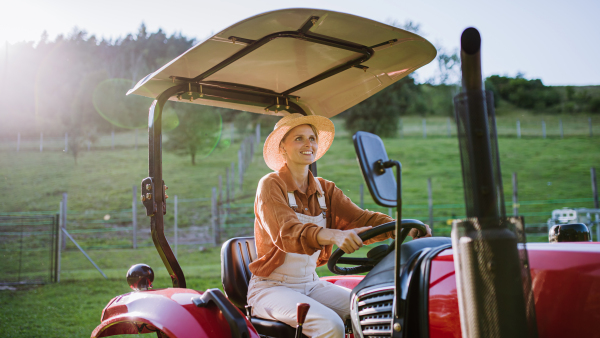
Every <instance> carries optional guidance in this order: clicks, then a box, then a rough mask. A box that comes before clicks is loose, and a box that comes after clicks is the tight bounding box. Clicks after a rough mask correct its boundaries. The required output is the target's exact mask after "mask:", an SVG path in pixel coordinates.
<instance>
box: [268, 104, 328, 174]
mask: <svg viewBox="0 0 600 338" xmlns="http://www.w3.org/2000/svg"><path fill="white" fill-rule="evenodd" d="M303 124H310V125H313V126H314V127H315V128H316V129H317V132H318V134H319V135H318V141H317V142H318V143H317V144H318V146H319V147H318V150H317V155H316V156H315V161H317V160H318V159H320V158H321V157H323V155H325V153H326V152H327V150H329V147H330V146H331V144H332V143H333V138H334V136H335V126H334V125H333V122H331V120H330V119H328V118H326V117H323V116H318V115H309V116H302V117H298V118H295V119H293V120H290V121H289V122H287V123H285V124H283V125H281V126H279V127H278V128H277V129H275V130H273V132H271V134H269V136H268V137H267V139H266V140H265V145H264V147H263V157H264V159H265V163H266V164H267V166H268V167H269V168H271V169H272V170H275V171H279V170H281V168H283V167H284V166H285V158H284V157H283V156H282V155H280V154H279V144H280V143H281V140H282V139H283V137H284V136H285V134H287V132H288V131H290V130H291V129H292V128H295V127H297V126H300V125H303Z"/></svg>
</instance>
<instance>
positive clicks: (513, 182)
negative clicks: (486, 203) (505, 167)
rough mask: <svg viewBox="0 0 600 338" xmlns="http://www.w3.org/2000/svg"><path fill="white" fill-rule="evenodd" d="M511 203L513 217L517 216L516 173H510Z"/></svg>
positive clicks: (517, 192) (517, 193)
mask: <svg viewBox="0 0 600 338" xmlns="http://www.w3.org/2000/svg"><path fill="white" fill-rule="evenodd" d="M512 188H513V195H512V203H513V216H515V217H517V216H519V191H518V185H517V172H513V173H512Z"/></svg>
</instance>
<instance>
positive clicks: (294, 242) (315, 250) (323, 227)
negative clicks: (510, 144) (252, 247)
mask: <svg viewBox="0 0 600 338" xmlns="http://www.w3.org/2000/svg"><path fill="white" fill-rule="evenodd" d="M334 133H335V129H334V126H333V123H332V122H331V121H330V120H329V119H328V118H325V117H322V116H316V115H311V116H303V115H301V114H291V115H288V116H285V117H284V118H282V119H281V120H280V121H279V122H278V123H277V124H276V125H275V129H274V130H273V132H272V133H271V134H270V135H269V136H268V137H267V139H266V141H265V146H264V149H263V156H264V159H265V162H266V163H267V166H268V167H269V168H271V169H272V170H274V171H275V172H273V173H270V174H268V175H266V176H264V177H263V178H262V179H261V180H260V182H259V184H258V189H257V192H256V200H255V203H254V212H255V215H256V221H255V224H254V234H255V240H256V248H257V254H258V259H257V260H255V261H254V262H252V263H251V264H250V271H251V272H252V273H253V276H252V279H251V280H250V285H249V288H248V304H249V305H251V306H252V309H253V311H252V312H253V315H254V316H257V317H260V318H265V319H270V320H277V321H281V322H284V323H286V324H288V325H290V326H295V325H296V304H297V303H309V304H310V306H311V307H310V311H309V312H308V315H307V317H306V321H305V322H304V325H303V333H304V334H305V335H307V336H309V337H343V335H344V320H345V319H346V317H348V316H349V315H350V312H349V311H350V290H349V289H347V288H343V287H340V286H336V285H333V284H331V283H329V282H325V281H321V280H319V277H318V276H317V274H316V273H315V268H316V267H317V266H320V265H323V264H325V263H326V262H327V260H328V259H329V257H330V256H331V248H332V246H333V244H335V245H337V246H338V247H340V248H341V249H342V250H343V251H344V252H346V253H352V252H354V251H356V250H358V249H359V248H360V247H361V246H362V245H363V244H369V243H372V242H377V241H381V240H384V239H387V238H389V237H391V236H392V235H393V234H392V233H391V232H390V233H387V234H383V235H380V236H378V237H375V238H373V239H371V240H369V241H368V242H367V243H363V242H362V240H361V239H360V237H359V236H358V234H360V233H361V232H363V231H366V230H368V229H370V228H371V227H373V226H377V225H380V224H383V223H387V222H391V221H393V219H392V218H390V217H388V216H387V215H384V214H381V213H378V212H372V211H366V210H362V209H360V208H359V207H357V206H356V205H355V204H354V203H352V201H350V199H349V198H348V197H346V196H345V195H344V193H343V192H342V191H341V190H340V189H339V188H337V187H336V186H335V184H334V183H333V182H330V181H327V180H325V179H323V178H315V177H314V176H313V175H312V173H311V172H310V171H309V170H308V166H309V165H310V164H311V163H313V162H315V161H316V160H318V159H319V158H321V157H322V156H323V154H325V152H326V151H327V149H329V147H330V146H331V143H332V142H333V137H334ZM410 235H411V236H413V237H414V238H417V237H418V232H417V231H416V230H415V229H413V231H411V233H410ZM430 236H431V234H430V233H428V234H425V237H430Z"/></svg>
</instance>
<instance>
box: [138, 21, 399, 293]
mask: <svg viewBox="0 0 600 338" xmlns="http://www.w3.org/2000/svg"><path fill="white" fill-rule="evenodd" d="M318 20H319V17H317V16H312V17H310V18H309V19H308V20H307V21H306V22H305V23H304V24H303V25H302V27H301V28H300V29H299V30H297V31H285V32H277V33H273V34H269V35H267V36H265V37H263V38H261V39H259V40H249V39H244V38H240V37H235V36H231V37H230V38H229V39H230V40H231V41H232V42H233V43H235V42H236V41H239V42H241V43H245V44H247V46H246V47H245V48H243V49H242V50H240V51H238V52H237V53H235V54H233V55H232V56H230V57H228V58H227V59H225V60H223V61H222V62H220V63H219V64H217V65H216V66H214V67H212V68H211V69H209V70H207V71H205V72H204V73H202V74H200V75H198V76H196V77H195V78H184V77H176V76H172V77H171V79H172V80H173V83H174V85H173V87H170V88H168V89H167V90H165V91H164V92H162V93H161V94H160V95H158V96H157V97H156V99H155V100H154V102H153V103H152V106H151V107H150V110H149V114H148V134H149V137H148V168H149V170H148V176H149V177H147V178H146V179H144V180H143V181H142V190H141V191H142V201H143V204H144V206H145V207H146V214H147V215H148V216H150V226H151V233H152V241H153V242H154V246H155V247H156V250H157V251H158V254H159V255H160V257H161V259H162V261H163V263H164V264H165V267H166V268H167V271H168V272H169V275H170V276H171V280H172V283H173V287H180V288H185V287H186V282H185V276H184V274H183V271H182V269H181V267H180V265H179V263H178V262H177V258H176V257H175V255H174V254H173V251H172V250H171V247H170V245H169V242H168V241H167V239H166V237H165V233H164V215H165V214H166V202H165V198H166V197H167V196H166V193H165V188H166V186H165V185H164V183H163V173H162V111H163V107H164V105H165V103H166V102H167V101H168V100H169V99H171V98H172V97H173V96H176V97H177V99H178V100H190V101H194V100H195V99H200V98H202V99H208V100H214V101H224V102H232V103H241V104H245V105H252V106H257V107H264V108H265V110H266V111H271V110H274V111H275V112H278V111H279V110H283V109H284V108H283V107H285V110H287V111H288V112H290V113H299V114H302V115H307V113H306V112H305V111H304V110H303V109H302V107H300V106H299V105H298V104H297V102H298V100H299V99H300V97H298V96H295V95H291V93H293V92H295V91H298V90H300V89H302V88H306V87H308V86H310V85H312V84H314V83H317V82H319V81H322V80H324V79H327V78H329V77H331V76H333V75H335V74H338V73H341V72H342V71H344V70H347V69H350V68H352V67H355V68H359V69H363V70H365V71H366V69H367V68H368V67H366V66H362V65H361V63H363V62H365V61H367V60H369V59H370V58H371V57H372V56H373V55H374V54H375V52H374V51H373V48H372V47H367V46H363V45H360V44H356V43H353V42H350V41H344V40H340V39H336V38H333V37H328V36H324V35H320V34H315V33H310V32H309V29H310V28H312V27H313V26H314V25H315V24H316V23H317V21H318ZM278 38H292V39H300V40H305V41H308V42H313V43H317V44H321V45H327V46H331V47H336V48H340V49H344V50H349V51H352V52H356V53H359V54H360V56H359V57H357V58H355V59H353V60H351V61H348V62H346V63H344V64H342V65H339V66H336V67H333V68H331V69H329V70H326V71H325V72H323V73H321V74H318V75H316V76H314V77H312V78H310V79H308V80H306V81H304V82H302V83H300V84H298V85H296V86H294V87H292V88H289V89H287V90H286V91H283V92H281V93H277V92H274V91H272V90H269V89H265V88H259V87H254V86H248V85H243V84H235V83H227V82H220V81H205V79H206V78H207V77H209V76H211V75H213V74H215V73H217V72H218V71H219V70H221V69H223V68H225V67H227V66H229V65H231V64H232V63H234V62H235V61H237V60H239V59H241V58H242V57H244V56H246V55H248V54H250V53H251V52H252V51H254V50H256V49H258V48H260V47H262V46H264V45H265V44H267V43H268V42H270V41H272V40H274V39H278ZM394 42H396V40H391V41H387V42H383V43H380V44H377V45H375V47H377V46H381V45H385V44H388V43H389V44H393V43H394ZM176 82H179V83H176ZM294 101H295V102H294ZM310 170H311V171H312V172H313V174H314V175H316V174H317V166H316V163H313V164H311V166H310Z"/></svg>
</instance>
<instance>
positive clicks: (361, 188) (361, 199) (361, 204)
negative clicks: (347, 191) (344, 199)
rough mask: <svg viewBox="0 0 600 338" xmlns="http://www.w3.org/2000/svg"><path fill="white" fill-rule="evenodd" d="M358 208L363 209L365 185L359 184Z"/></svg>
mask: <svg viewBox="0 0 600 338" xmlns="http://www.w3.org/2000/svg"><path fill="white" fill-rule="evenodd" d="M360 208H361V209H364V208H365V185H364V184H362V183H361V184H360Z"/></svg>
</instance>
